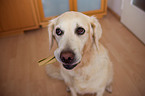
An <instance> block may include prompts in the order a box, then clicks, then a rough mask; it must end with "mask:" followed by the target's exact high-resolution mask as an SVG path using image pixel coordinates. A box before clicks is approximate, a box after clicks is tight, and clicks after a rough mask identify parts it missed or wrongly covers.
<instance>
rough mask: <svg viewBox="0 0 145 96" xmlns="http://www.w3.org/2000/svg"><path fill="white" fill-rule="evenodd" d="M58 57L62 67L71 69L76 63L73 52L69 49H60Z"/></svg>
mask: <svg viewBox="0 0 145 96" xmlns="http://www.w3.org/2000/svg"><path fill="white" fill-rule="evenodd" d="M60 59H61V61H62V62H63V67H64V68H66V69H68V70H71V69H73V68H74V67H76V66H77V64H78V63H75V61H76V60H75V54H74V52H73V51H71V50H67V51H62V52H61V53H60Z"/></svg>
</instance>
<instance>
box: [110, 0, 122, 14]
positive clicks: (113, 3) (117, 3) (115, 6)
mask: <svg viewBox="0 0 145 96" xmlns="http://www.w3.org/2000/svg"><path fill="white" fill-rule="evenodd" d="M121 4H122V0H108V7H109V8H110V9H111V10H112V11H114V12H115V13H116V14H117V15H119V16H121V7H122V5H121Z"/></svg>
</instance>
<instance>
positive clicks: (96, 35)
mask: <svg viewBox="0 0 145 96" xmlns="http://www.w3.org/2000/svg"><path fill="white" fill-rule="evenodd" d="M90 19H91V27H92V29H93V30H92V31H93V32H92V37H93V40H94V42H95V44H96V47H97V49H98V50H99V39H100V38H101V36H102V28H101V25H100V23H99V22H98V20H97V19H96V18H95V17H94V16H91V17H90Z"/></svg>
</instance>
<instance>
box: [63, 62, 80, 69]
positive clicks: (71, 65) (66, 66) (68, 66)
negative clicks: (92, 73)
mask: <svg viewBox="0 0 145 96" xmlns="http://www.w3.org/2000/svg"><path fill="white" fill-rule="evenodd" d="M79 63H80V62H79ZM79 63H76V64H63V67H64V68H65V69H67V70H72V69H73V68H74V67H76V66H77V65H78V64H79Z"/></svg>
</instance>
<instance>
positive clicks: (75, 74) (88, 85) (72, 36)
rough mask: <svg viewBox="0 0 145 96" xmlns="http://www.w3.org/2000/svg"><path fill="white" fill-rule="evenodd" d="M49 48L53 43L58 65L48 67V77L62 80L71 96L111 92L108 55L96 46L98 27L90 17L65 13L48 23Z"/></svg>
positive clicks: (100, 46)
mask: <svg viewBox="0 0 145 96" xmlns="http://www.w3.org/2000/svg"><path fill="white" fill-rule="evenodd" d="M48 33H49V45H50V46H49V47H50V49H51V48H52V46H53V42H54V40H55V41H56V42H57V45H58V48H57V49H56V50H55V51H54V56H55V58H56V59H57V61H58V62H59V63H60V64H59V65H58V66H55V65H53V64H49V65H47V67H46V71H47V73H48V75H49V76H51V77H53V78H57V79H60V80H64V82H65V84H66V85H67V86H68V88H69V90H70V92H71V95H72V96H77V94H82V95H84V94H96V96H103V93H104V91H105V89H106V90H107V91H108V92H112V79H113V67H112V63H111V61H110V59H109V56H108V52H107V50H106V49H105V47H104V46H103V45H102V44H101V43H100V42H99V39H100V38H101V35H102V29H101V25H100V24H99V22H98V20H97V19H96V18H95V17H94V16H91V17H90V16H87V15H85V14H83V13H80V12H74V11H69V12H65V13H63V14H61V15H60V16H58V17H56V18H54V19H52V20H50V21H49V25H48Z"/></svg>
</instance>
